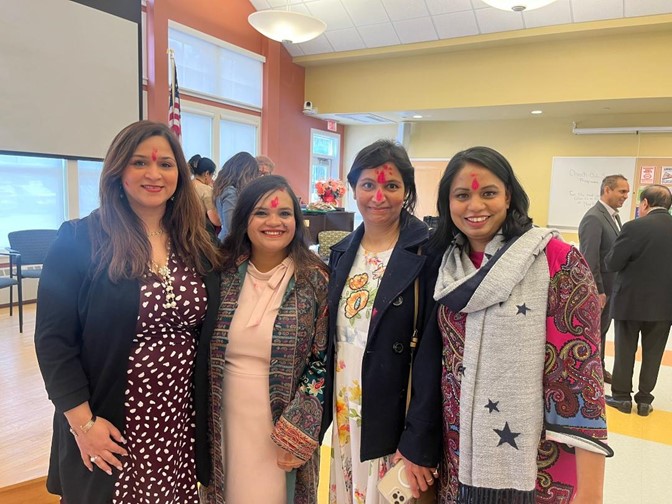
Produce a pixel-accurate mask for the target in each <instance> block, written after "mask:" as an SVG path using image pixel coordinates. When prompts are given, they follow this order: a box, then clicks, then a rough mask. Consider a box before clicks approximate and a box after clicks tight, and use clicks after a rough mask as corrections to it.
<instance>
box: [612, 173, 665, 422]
mask: <svg viewBox="0 0 672 504" xmlns="http://www.w3.org/2000/svg"><path fill="white" fill-rule="evenodd" d="M670 206H672V195H670V189H669V187H666V186H663V185H650V186H647V187H646V188H645V189H644V190H643V191H642V193H641V196H640V202H639V216H640V217H639V219H635V220H634V221H630V222H626V223H625V224H624V225H623V230H622V232H621V233H620V234H619V235H618V238H616V242H614V246H613V247H612V249H611V252H609V253H608V254H607V257H606V258H605V262H606V265H607V269H608V270H609V271H613V272H616V280H615V281H614V300H613V301H612V303H613V307H614V319H615V320H614V325H615V333H616V334H615V336H616V338H615V344H616V348H615V354H614V381H613V383H612V384H611V393H612V396H611V397H610V396H607V405H608V406H612V407H614V408H617V409H618V410H620V411H621V412H623V413H630V412H631V411H632V397H631V394H632V372H633V370H634V366H635V354H636V353H637V342H638V340H639V334H640V333H641V334H642V367H641V369H640V371H639V384H638V389H639V390H638V392H637V393H636V394H635V402H636V403H637V414H638V415H640V416H648V415H649V413H651V411H653V406H651V403H652V402H653V394H652V392H653V389H654V387H655V386H656V381H657V380H658V372H659V370H660V363H661V362H662V359H663V354H664V353H665V345H666V344H667V339H668V336H669V334H670V324H671V323H672V264H671V263H670V257H671V256H672V216H670V213H669V210H670Z"/></svg>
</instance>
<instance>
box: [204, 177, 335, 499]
mask: <svg viewBox="0 0 672 504" xmlns="http://www.w3.org/2000/svg"><path fill="white" fill-rule="evenodd" d="M305 233H306V231H305V228H304V224H303V217H302V214H301V209H300V207H299V202H298V199H297V198H296V196H295V194H294V192H293V191H292V189H291V188H290V187H289V185H288V184H287V181H286V180H285V179H284V178H282V177H279V176H276V175H269V176H266V177H262V178H259V179H256V180H254V181H252V182H250V184H249V185H248V186H246V187H245V189H244V190H243V191H242V192H241V193H240V197H239V199H238V203H237V205H236V208H235V210H234V212H233V217H232V219H231V234H229V235H228V237H227V238H226V240H225V241H224V243H223V244H222V251H223V254H224V272H223V274H222V283H221V304H220V308H219V317H218V322H217V326H216V328H215V333H214V335H213V338H212V341H211V344H210V387H211V398H210V408H211V411H210V414H211V423H210V429H211V439H212V460H213V471H212V477H211V483H210V485H209V486H208V487H207V488H205V489H203V492H202V494H203V495H202V497H203V502H205V503H209V504H214V503H216V504H221V503H224V502H226V504H247V503H253V502H254V503H256V502H259V503H262V502H263V503H264V504H285V503H289V504H313V503H315V502H317V483H318V475H319V459H318V451H317V447H318V436H319V433H320V423H321V420H322V411H323V407H324V391H323V388H324V378H325V361H326V349H327V308H326V296H327V283H328V277H327V272H326V267H325V266H324V264H323V263H322V261H320V260H319V258H318V257H317V256H316V255H314V254H313V253H312V252H310V251H309V250H308V247H307V245H306V243H305Z"/></svg>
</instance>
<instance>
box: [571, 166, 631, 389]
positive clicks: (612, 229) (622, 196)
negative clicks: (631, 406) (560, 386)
mask: <svg viewBox="0 0 672 504" xmlns="http://www.w3.org/2000/svg"><path fill="white" fill-rule="evenodd" d="M629 194H630V185H629V184H628V179H626V178H625V177H624V176H623V175H609V176H607V177H605V178H604V180H603V181H602V185H601V186H600V199H599V201H598V202H597V203H595V206H593V207H591V208H590V210H588V211H587V212H586V214H585V215H584V216H583V219H581V223H580V224H579V250H580V251H581V253H582V254H583V256H584V257H585V258H586V262H587V263H588V266H589V267H590V271H591V272H592V273H593V278H595V284H596V285H597V291H598V293H599V295H600V304H601V307H602V318H601V320H600V332H601V336H602V349H601V353H602V368H604V345H605V343H606V339H607V331H608V330H609V325H610V324H611V319H612V317H611V309H610V300H611V289H612V286H613V283H614V273H610V272H608V271H607V268H606V267H605V264H604V258H605V257H606V256H607V254H608V253H609V251H610V250H611V246H612V245H613V244H614V241H615V240H616V237H617V236H618V233H619V232H620V230H621V220H620V218H619V216H618V209H619V208H621V207H622V206H623V203H625V200H627V199H628V195H629ZM604 381H605V382H606V383H611V373H609V371H607V370H606V368H604Z"/></svg>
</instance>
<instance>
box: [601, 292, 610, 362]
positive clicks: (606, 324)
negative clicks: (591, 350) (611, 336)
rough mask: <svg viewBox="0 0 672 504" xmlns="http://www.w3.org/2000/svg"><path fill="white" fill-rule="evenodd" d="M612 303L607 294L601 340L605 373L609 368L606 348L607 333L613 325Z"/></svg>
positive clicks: (602, 319) (602, 317)
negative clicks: (605, 358) (605, 357)
mask: <svg viewBox="0 0 672 504" xmlns="http://www.w3.org/2000/svg"><path fill="white" fill-rule="evenodd" d="M609 303H611V296H610V295H609V294H607V302H606V304H605V305H604V308H602V315H601V317H600V339H601V341H602V347H601V348H600V359H602V369H604V370H605V371H606V370H607V368H606V367H605V365H604V347H605V345H606V344H607V331H608V330H609V326H610V325H611V309H610V307H609Z"/></svg>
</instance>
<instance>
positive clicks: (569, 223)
mask: <svg viewBox="0 0 672 504" xmlns="http://www.w3.org/2000/svg"><path fill="white" fill-rule="evenodd" d="M615 174H621V175H624V176H625V177H626V178H627V179H628V180H630V181H632V179H633V176H634V174H635V158H625V157H623V158H622V157H603V158H600V157H585V158H579V157H554V158H553V167H552V169H551V186H550V189H549V204H548V226H549V227H554V228H558V229H566V230H576V229H578V227H579V222H581V218H582V217H583V215H584V214H585V213H586V211H587V210H588V209H589V208H590V207H592V206H593V205H595V203H596V202H597V200H598V199H599V197H600V184H601V183H602V179H604V177H606V176H607V175H615ZM620 214H621V216H623V217H625V216H629V215H630V198H628V200H627V201H626V203H625V205H624V206H623V208H622V209H621V211H620Z"/></svg>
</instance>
